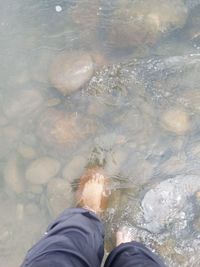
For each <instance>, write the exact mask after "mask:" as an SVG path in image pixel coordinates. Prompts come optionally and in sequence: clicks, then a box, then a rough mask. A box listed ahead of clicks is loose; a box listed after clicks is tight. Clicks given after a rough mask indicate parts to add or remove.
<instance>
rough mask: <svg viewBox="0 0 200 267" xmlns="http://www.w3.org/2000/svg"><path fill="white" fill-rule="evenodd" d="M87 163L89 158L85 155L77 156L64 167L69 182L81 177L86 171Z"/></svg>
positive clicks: (64, 174)
mask: <svg viewBox="0 0 200 267" xmlns="http://www.w3.org/2000/svg"><path fill="white" fill-rule="evenodd" d="M86 165H87V158H86V157H83V156H75V157H74V158H73V159H72V160H71V161H70V162H69V163H67V164H66V166H65V167H64V169H63V177H64V178H65V179H66V180H67V181H68V182H74V181H75V180H76V179H78V178H80V177H81V175H82V174H83V173H84V169H85V167H86Z"/></svg>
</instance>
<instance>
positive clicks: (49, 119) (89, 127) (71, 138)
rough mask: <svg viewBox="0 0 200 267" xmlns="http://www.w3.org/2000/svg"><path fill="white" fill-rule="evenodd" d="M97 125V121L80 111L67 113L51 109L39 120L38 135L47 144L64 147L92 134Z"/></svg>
mask: <svg viewBox="0 0 200 267" xmlns="http://www.w3.org/2000/svg"><path fill="white" fill-rule="evenodd" d="M95 127H96V124H95V122H93V121H91V120H89V119H87V118H84V117H83V116H82V115H81V114H79V113H67V114H66V113H64V112H63V111H59V110H56V109H49V110H47V111H46V112H45V113H44V114H42V116H41V118H40V120H39V125H38V135H39V137H40V138H41V139H42V140H43V141H44V142H45V143H46V144H48V145H50V146H60V148H63V147H66V146H69V145H73V144H75V143H77V142H78V141H80V140H82V139H83V138H85V137H87V136H88V135H89V134H92V133H93V132H94V130H95Z"/></svg>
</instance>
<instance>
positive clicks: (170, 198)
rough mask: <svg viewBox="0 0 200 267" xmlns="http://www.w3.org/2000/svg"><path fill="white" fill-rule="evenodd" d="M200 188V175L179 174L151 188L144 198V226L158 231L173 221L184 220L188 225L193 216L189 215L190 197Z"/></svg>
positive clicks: (155, 231) (152, 230)
mask: <svg viewBox="0 0 200 267" xmlns="http://www.w3.org/2000/svg"><path fill="white" fill-rule="evenodd" d="M198 190H200V177H199V176H196V175H178V176H176V177H175V178H171V179H168V180H165V181H163V182H161V183H160V184H158V185H157V186H155V187H154V188H152V189H150V190H149V191H148V192H147V193H146V194H145V196H144V198H143V200H142V204H141V206H142V211H143V218H144V224H143V226H144V228H146V229H148V230H149V231H151V232H154V233H158V232H160V231H162V230H164V229H165V227H167V226H169V225H170V224H172V223H175V222H177V221H179V222H180V221H181V220H182V221H184V225H185V227H186V225H187V223H188V222H189V220H191V219H192V216H187V208H189V207H190V205H188V202H187V201H188V198H189V197H191V196H192V195H193V194H195V192H196V191H198Z"/></svg>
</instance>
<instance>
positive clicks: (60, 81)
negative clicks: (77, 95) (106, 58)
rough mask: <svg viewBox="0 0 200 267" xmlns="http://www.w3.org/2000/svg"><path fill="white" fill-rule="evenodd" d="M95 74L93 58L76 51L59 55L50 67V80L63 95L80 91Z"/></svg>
mask: <svg viewBox="0 0 200 267" xmlns="http://www.w3.org/2000/svg"><path fill="white" fill-rule="evenodd" d="M93 72H94V64H93V60H92V57H91V56H90V55H89V54H87V53H82V52H78V51H74V52H71V53H66V54H65V53H63V54H60V55H58V56H57V57H56V58H55V60H54V62H53V63H52V65H51V66H50V71H49V79H50V81H51V83H52V84H53V86H54V87H55V88H56V89H57V90H58V91H60V92H61V93H62V94H63V95H69V94H71V93H73V92H75V91H77V90H79V89H80V88H81V87H83V85H84V84H85V83H86V82H88V81H89V80H90V78H91V77H92V75H93Z"/></svg>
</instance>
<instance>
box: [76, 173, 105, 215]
mask: <svg viewBox="0 0 200 267" xmlns="http://www.w3.org/2000/svg"><path fill="white" fill-rule="evenodd" d="M106 185H107V178H105V176H104V175H103V174H102V173H101V172H98V171H97V170H88V171H87V172H86V173H85V174H84V175H83V176H82V177H81V178H80V184H79V188H78V191H77V202H78V206H79V207H82V208H85V209H88V210H91V211H93V212H95V213H98V214H99V213H101V212H103V211H104V210H105V209H106V207H107V200H108V195H107V194H106V193H107V189H106Z"/></svg>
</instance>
